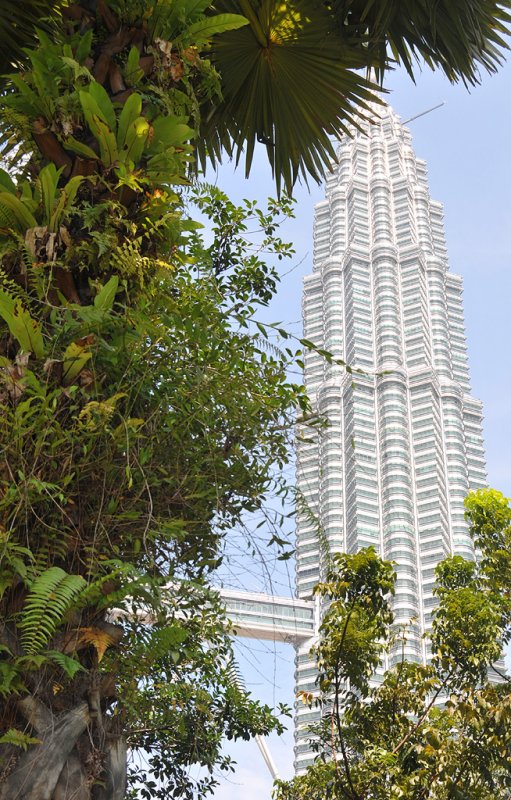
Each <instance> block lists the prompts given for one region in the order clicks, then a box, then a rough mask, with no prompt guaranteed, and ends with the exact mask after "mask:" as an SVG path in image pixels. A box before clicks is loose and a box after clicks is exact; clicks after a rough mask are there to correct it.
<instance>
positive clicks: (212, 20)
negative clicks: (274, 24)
mask: <svg viewBox="0 0 511 800" xmlns="http://www.w3.org/2000/svg"><path fill="white" fill-rule="evenodd" d="M244 25H248V19H246V17H243V16H242V15H241V14H215V16H213V17H205V18H204V19H202V20H199V21H198V22H194V23H193V25H190V27H189V28H188V29H187V31H186V34H185V38H186V39H187V40H188V41H190V42H191V43H193V44H194V45H195V46H196V47H200V46H202V45H203V44H205V43H206V42H208V41H209V40H210V39H211V37H212V36H214V35H215V34H218V33H224V31H233V30H237V29H238V28H242V27H243V26H244Z"/></svg>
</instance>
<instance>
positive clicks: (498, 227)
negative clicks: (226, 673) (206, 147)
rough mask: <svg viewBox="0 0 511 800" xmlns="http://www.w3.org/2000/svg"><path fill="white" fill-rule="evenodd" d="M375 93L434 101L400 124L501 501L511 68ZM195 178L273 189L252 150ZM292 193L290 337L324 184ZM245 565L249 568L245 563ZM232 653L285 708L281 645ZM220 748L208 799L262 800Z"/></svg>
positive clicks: (509, 377) (296, 325) (399, 108)
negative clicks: (439, 208)
mask: <svg viewBox="0 0 511 800" xmlns="http://www.w3.org/2000/svg"><path fill="white" fill-rule="evenodd" d="M386 88H387V89H389V90H390V94H389V95H388V96H387V98H386V99H387V101H388V102H390V103H391V105H392V106H393V108H394V109H395V111H396V112H397V113H398V114H399V115H400V117H401V119H402V120H406V119H409V118H410V117H412V116H414V115H416V114H420V113H421V112H422V111H425V110H426V109H428V108H431V107H432V106H435V105H437V104H438V103H441V102H442V101H444V102H445V105H444V106H443V107H442V108H440V109H438V110H436V111H433V112H431V113H430V114H427V115H425V116H423V117H421V118H419V119H417V120H415V121H413V122H411V123H410V124H409V129H410V131H411V133H412V137H413V144H414V149H415V152H416V154H417V156H418V157H419V158H423V159H425V160H426V162H427V165H428V174H429V184H430V192H431V196H432V197H433V199H435V200H439V201H440V202H442V203H443V205H444V213H445V230H446V238H447V247H448V253H449V263H450V270H451V272H455V273H457V274H459V275H461V276H462V277H463V281H464V308H465V323H466V332H467V340H468V355H469V364H470V368H471V376H472V391H473V394H474V395H475V397H478V398H479V399H481V400H482V401H483V405H484V417H485V422H484V434H485V442H486V453H487V469H488V482H489V484H490V485H491V486H493V487H494V488H496V489H500V490H501V491H502V492H504V494H506V495H507V496H508V497H510V496H511V410H510V404H511V352H510V347H511V303H510V300H511V136H510V131H511V105H510V103H509V97H510V96H511V63H507V64H506V65H505V66H504V67H503V68H502V69H501V71H500V72H499V73H498V74H497V75H492V76H486V75H485V76H483V77H482V83H481V85H480V86H478V87H476V88H474V89H471V90H470V92H468V91H467V90H466V89H465V88H464V87H463V86H462V85H457V86H451V85H450V84H449V82H448V81H447V79H445V78H444V77H443V76H442V75H441V74H440V73H432V72H430V71H429V70H426V69H425V70H424V71H423V72H422V73H421V74H419V75H418V76H417V81H416V84H415V85H414V84H413V83H412V82H411V80H410V79H409V78H408V76H407V75H406V74H405V73H403V71H396V72H394V73H391V74H390V75H389V77H388V79H387V80H386ZM206 177H207V179H208V180H210V181H212V182H213V181H216V183H217V184H218V185H219V187H221V188H222V189H224V190H225V191H226V192H227V194H229V196H230V197H231V198H232V199H234V200H238V199H241V198H243V197H247V198H253V199H258V200H259V201H261V202H264V200H265V199H266V198H267V197H268V196H273V195H274V194H275V193H274V190H273V184H272V179H271V174H270V171H269V169H267V167H266V164H265V161H264V154H263V153H261V154H260V157H259V158H258V159H257V160H256V163H255V165H254V168H253V171H252V175H251V177H250V178H249V179H248V180H246V179H245V178H244V174H243V170H242V169H240V170H238V171H235V170H234V169H233V167H232V166H231V165H229V164H226V165H224V166H223V167H222V168H221V169H220V170H219V171H218V173H217V174H216V176H215V175H214V174H209V175H207V176H206ZM295 197H296V200H297V207H296V219H295V220H294V221H291V222H289V223H287V224H286V227H285V228H284V229H283V231H282V233H281V235H282V238H283V239H285V240H288V241H292V242H293V245H294V248H295V251H296V255H295V257H294V259H293V262H292V263H287V264H285V265H284V267H283V271H284V272H287V273H288V274H287V275H285V276H284V277H283V278H282V282H281V284H280V288H279V291H278V294H277V297H276V299H275V301H274V303H273V304H272V306H271V309H270V311H269V318H270V319H271V320H272V321H279V322H283V323H285V325H287V327H288V328H289V329H291V330H292V331H293V332H296V333H299V332H300V317H301V307H300V303H301V291H302V280H303V276H304V275H306V274H308V273H309V272H310V271H311V270H312V223H313V208H314V204H315V203H317V202H318V201H319V200H321V199H322V197H323V189H322V187H317V186H316V185H314V184H313V185H312V186H311V187H310V190H309V189H307V187H304V186H299V187H298V188H297V190H296V193H295ZM241 566H242V564H241ZM247 567H249V568H250V569H252V567H251V565H249V564H248V562H247ZM238 574H239V569H238ZM251 580H252V581H253V580H254V576H253V575H252V577H251ZM281 582H282V583H283V584H287V592H286V593H288V594H289V593H290V589H291V588H292V574H284V575H283V576H282V579H281ZM252 585H253V584H252ZM285 589H286V587H285V586H284V587H283V589H282V590H283V591H285ZM261 590H262V591H264V590H265V586H264V585H261ZM236 651H237V658H238V662H239V664H240V666H241V669H242V672H243V674H244V678H245V681H246V685H247V687H248V688H249V689H250V690H251V692H252V694H253V695H254V697H257V698H258V699H260V700H262V701H264V702H267V703H269V704H270V705H271V704H276V703H278V702H284V703H288V704H289V705H292V703H293V682H294V681H293V671H294V667H293V650H292V648H291V647H288V646H286V645H282V644H278V645H274V644H270V643H267V642H266V643H261V642H255V641H248V642H247V641H241V640H240V641H238V642H237V643H236ZM288 725H289V730H288V732H287V733H286V734H285V735H284V736H283V737H281V738H280V739H278V738H277V737H271V738H270V742H269V744H270V749H271V753H272V756H273V759H274V761H275V762H276V765H277V768H278V770H279V772H280V774H281V775H282V777H290V776H291V774H292V758H293V737H292V724H291V722H290V721H289V723H288ZM228 744H229V746H228V748H227V749H228V752H229V753H230V754H232V756H233V758H234V759H235V760H236V761H237V762H238V767H237V770H236V773H235V774H234V775H233V776H230V777H229V779H228V780H225V779H222V780H221V785H220V786H219V787H218V789H217V790H216V791H215V794H214V798H215V800H235V798H236V800H238V798H243V800H263V799H264V798H270V797H271V784H272V781H271V778H270V776H269V774H268V772H267V769H266V767H265V765H264V763H263V760H262V758H261V756H260V755H259V752H258V750H257V746H256V744H255V743H254V742H251V743H241V744H235V745H232V744H231V743H228Z"/></svg>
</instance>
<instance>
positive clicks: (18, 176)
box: [0, 0, 308, 800]
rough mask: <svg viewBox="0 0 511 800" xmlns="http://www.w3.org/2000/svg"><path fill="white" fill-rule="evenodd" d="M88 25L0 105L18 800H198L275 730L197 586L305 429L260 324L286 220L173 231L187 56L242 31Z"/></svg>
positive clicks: (76, 15) (1, 532) (7, 586)
mask: <svg viewBox="0 0 511 800" xmlns="http://www.w3.org/2000/svg"><path fill="white" fill-rule="evenodd" d="M98 7H100V11H99V14H98V16H97V18H96V17H95V16H94V15H92V14H90V13H89V12H88V11H87V10H86V9H84V8H82V7H74V8H70V9H69V10H68V12H67V17H66V22H65V25H64V27H63V28H62V30H61V31H60V34H59V36H57V37H55V39H51V38H49V37H48V36H47V35H46V34H45V33H43V32H40V33H39V41H40V44H39V46H38V47H37V48H36V49H35V50H33V51H31V52H30V54H29V62H30V64H29V67H28V68H27V69H26V70H24V71H22V72H20V73H18V74H15V75H14V76H13V77H12V78H11V84H10V89H9V92H8V93H7V94H6V95H5V96H4V97H3V98H2V109H1V114H2V125H3V131H4V135H5V142H7V144H8V147H9V148H10V149H11V157H12V162H13V164H14V167H15V171H16V173H15V172H13V171H11V174H9V173H8V172H7V171H4V170H2V171H0V258H1V264H0V406H1V408H0V452H1V462H0V463H1V466H0V523H1V525H0V538H1V551H0V552H1V556H0V598H1V600H0V604H1V619H2V623H1V628H0V653H1V658H0V688H1V691H0V695H1V709H2V713H1V717H0V718H1V724H2V729H1V733H0V737H1V738H0V770H1V778H0V797H1V798H2V799H4V798H5V799H7V798H9V800H11V798H15V797H18V798H21V797H23V798H26V800H28V799H29V798H30V800H39V799H40V798H41V800H42V799H43V798H45V799H48V800H71V798H73V799H74V800H76V798H80V799H81V800H88V798H94V800H103V799H105V800H107V799H108V800H117V798H121V797H124V796H125V794H126V791H128V789H129V787H130V786H131V789H129V791H130V792H131V794H132V796H139V797H156V798H158V797H161V798H163V797H169V796H173V797H192V796H194V795H202V794H204V793H206V792H207V791H209V789H210V788H211V785H212V784H213V783H214V775H213V770H214V768H218V767H220V768H229V760H228V759H226V758H223V757H222V756H221V755H220V743H221V739H222V738H223V737H225V736H227V737H228V738H234V737H245V738H246V737H248V736H249V735H253V734H254V733H265V732H268V731H269V730H272V729H277V730H278V729H280V727H281V723H280V721H279V720H278V719H277V718H276V717H275V715H274V714H273V713H271V712H270V709H268V708H267V707H264V706H261V705H260V704H258V703H255V702H254V701H253V700H252V699H251V698H250V697H249V696H248V695H247V693H246V692H244V691H241V690H240V688H239V686H238V683H237V681H236V679H235V677H236V676H235V667H234V665H233V663H232V653H231V645H230V639H229V628H228V625H227V623H226V620H225V618H224V614H223V611H222V608H221V605H220V603H219V599H218V596H217V595H216V594H215V592H213V591H212V590H211V589H210V588H209V582H210V575H211V573H212V571H213V570H214V569H215V568H216V567H217V566H218V563H219V560H220V558H221V545H222V542H223V540H224V538H225V537H226V536H227V535H228V532H229V531H230V530H231V529H232V528H233V527H234V526H235V525H237V524H238V523H239V522H240V520H242V518H243V515H244V514H246V513H247V512H253V511H256V510H257V509H259V508H261V506H262V505H263V504H264V502H265V497H266V496H267V495H268V493H270V492H271V491H272V488H275V489H277V490H281V488H282V487H281V484H280V483H279V478H278V476H277V477H275V466H276V465H277V466H278V465H279V464H280V465H281V466H282V465H283V464H284V463H285V462H286V460H287V458H288V455H289V447H290V442H291V434H292V429H293V426H294V421H295V416H296V412H297V411H298V412H303V411H306V410H307V408H308V406H307V402H306V399H305V397H304V394H303V389H302V388H301V387H300V386H295V385H293V384H292V383H290V382H289V380H288V378H287V366H288V362H289V361H290V360H294V354H293V353H292V352H291V351H290V354H289V355H288V354H286V353H285V352H284V353H280V352H279V351H277V350H276V349H275V348H273V347H272V348H270V349H268V346H267V343H266V341H265V339H264V337H263V336H262V335H261V334H260V333H259V331H258V330H257V332H256V334H254V333H253V332H252V328H253V327H254V325H253V323H252V322H251V320H252V317H253V315H254V314H255V313H256V310H257V307H258V306H261V305H265V304H266V303H267V302H268V301H269V299H270V298H271V296H272V294H273V291H274V289H275V282H276V275H275V272H274V270H273V269H271V268H269V267H267V266H266V264H265V262H264V261H263V260H262V257H261V253H262V251H267V250H270V251H273V252H275V253H276V255H277V256H278V257H283V256H284V255H286V253H288V252H289V250H288V248H287V247H286V246H285V245H284V244H283V243H282V242H280V241H279V240H278V239H277V238H276V236H275V229H276V225H277V222H278V219H279V218H280V217H282V215H283V214H284V215H285V214H287V213H289V211H290V209H289V204H288V202H287V201H285V200H282V201H281V202H275V203H270V207H269V209H268V211H267V212H265V213H263V212H261V211H259V210H258V209H256V208H255V206H254V204H252V203H246V204H245V205H244V206H242V207H235V206H234V205H233V204H230V203H229V202H228V200H227V198H226V197H225V196H223V195H222V194H221V193H220V192H218V191H217V190H214V189H212V190H209V189H208V188H207V187H196V190H195V203H196V204H197V205H198V206H199V207H200V208H201V209H202V211H203V213H205V214H207V215H209V217H210V218H211V224H212V227H213V234H214V238H213V242H212V244H211V245H209V246H206V245H205V243H204V242H203V240H202V239H201V236H200V232H199V229H200V226H199V225H198V223H196V222H194V221H193V219H191V218H190V214H191V213H193V212H190V211H189V210H186V209H191V208H192V207H193V202H194V200H193V196H192V192H191V188H190V186H189V180H188V178H187V169H188V166H189V163H190V161H191V160H192V158H193V147H192V145H191V143H190V142H191V141H192V140H193V138H194V134H195V130H194V128H196V127H198V124H199V122H200V108H201V103H202V102H203V100H204V98H209V97H211V96H212V95H213V93H214V92H215V91H216V90H217V84H218V81H217V75H216V73H215V71H214V70H213V68H212V67H211V65H210V63H209V62H208V61H207V60H206V59H203V58H202V57H201V55H200V51H199V46H203V45H204V44H205V43H206V42H207V40H208V38H209V36H210V35H211V33H212V32H219V31H221V30H225V29H229V28H233V27H235V26H237V25H240V24H244V22H245V20H244V19H243V18H240V17H239V16H233V15H218V16H216V17H214V16H208V17H205V16H204V14H203V8H204V4H202V5H201V4H196V3H194V2H192V3H188V4H186V3H182V4H181V5H180V7H179V8H177V6H176V5H175V4H173V5H167V4H160V3H157V2H154V3H153V4H152V5H151V4H149V3H147V2H145V0H144V3H142V4H139V3H138V2H131V3H126V4H125V5H123V10H124V14H125V24H124V25H121V24H120V23H119V20H118V18H117V17H116V16H115V14H114V12H113V11H112V9H111V8H110V7H108V6H106V5H105V4H101V3H99V4H98ZM141 8H142V10H143V17H141V16H140V14H141ZM93 72H94V74H95V75H96V77H97V78H98V79H100V80H96V79H95V78H94V75H93ZM146 72H147V73H148V75H149V77H148V76H147V75H146ZM103 84H105V85H103ZM121 85H123V86H124V87H125V88H122V89H121V91H120V92H119V91H116V90H117V89H119V87H120V86H121ZM105 86H106V88H105ZM114 94H115V96H114ZM13 176H14V177H13ZM254 223H255V224H256V225H257V226H258V227H260V228H261V231H262V233H261V239H260V242H259V244H258V246H257V248H256V250H255V251H250V250H249V249H248V242H247V239H246V235H245V231H246V229H247V226H249V225H250V226H252V225H253V224H254ZM263 330H264V329H263ZM127 752H129V753H130V754H131V759H132V764H131V767H130V775H128V776H127ZM137 754H140V755H139V756H137ZM191 765H199V766H202V767H203V773H202V777H199V778H198V779H197V780H196V781H194V779H193V778H192V777H191V776H190V774H189V768H190V766H191ZM127 786H128V789H127Z"/></svg>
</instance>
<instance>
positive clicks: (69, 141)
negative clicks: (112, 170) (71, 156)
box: [64, 136, 98, 161]
mask: <svg viewBox="0 0 511 800" xmlns="http://www.w3.org/2000/svg"><path fill="white" fill-rule="evenodd" d="M64 146H65V147H66V150H71V152H72V153H77V154H78V155H79V156H83V157H84V158H90V159H92V160H94V161H96V160H97V159H98V154H97V153H95V152H94V150H93V149H92V147H89V146H88V145H86V144H83V143H82V142H79V141H78V139H75V138H74V136H66V139H65V142H64Z"/></svg>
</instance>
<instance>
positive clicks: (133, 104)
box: [117, 47, 142, 152]
mask: <svg viewBox="0 0 511 800" xmlns="http://www.w3.org/2000/svg"><path fill="white" fill-rule="evenodd" d="M132 49H133V50H135V51H136V52H137V54H138V50H137V48H136V47H134V48H132ZM141 112H142V98H141V96H140V95H139V94H137V92H133V94H131V95H130V96H129V97H128V99H127V100H126V102H125V103H124V105H123V107H122V111H121V113H120V116H119V122H118V127H117V147H118V148H119V152H122V150H123V149H124V147H125V145H126V134H127V132H128V128H129V127H130V125H132V124H133V123H134V122H135V120H136V119H137V118H138V117H140V115H141Z"/></svg>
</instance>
